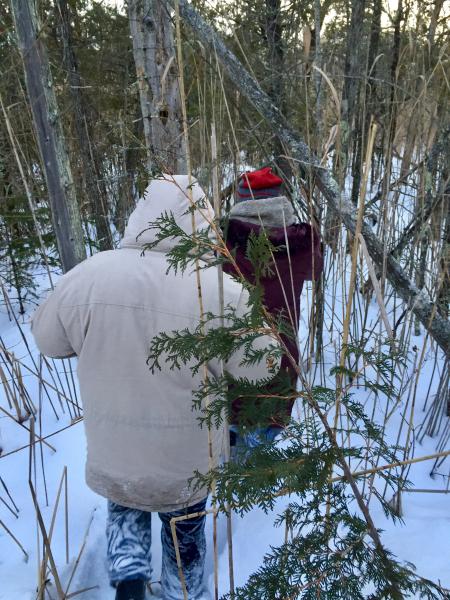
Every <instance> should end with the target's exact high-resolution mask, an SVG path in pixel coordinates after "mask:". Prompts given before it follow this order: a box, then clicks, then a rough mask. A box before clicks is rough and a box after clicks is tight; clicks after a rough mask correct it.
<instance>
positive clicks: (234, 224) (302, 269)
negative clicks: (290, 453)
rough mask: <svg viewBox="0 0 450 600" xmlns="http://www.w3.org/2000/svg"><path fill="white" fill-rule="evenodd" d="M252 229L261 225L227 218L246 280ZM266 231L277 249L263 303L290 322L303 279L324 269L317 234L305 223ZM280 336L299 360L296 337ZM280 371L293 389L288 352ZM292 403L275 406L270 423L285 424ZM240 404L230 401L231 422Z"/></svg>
mask: <svg viewBox="0 0 450 600" xmlns="http://www.w3.org/2000/svg"><path fill="white" fill-rule="evenodd" d="M252 231H253V232H255V234H256V235H258V234H259V233H260V231H261V226H260V225H256V224H253V223H249V222H245V221H242V220H240V219H230V221H229V224H228V231H227V237H226V242H227V247H228V249H229V250H230V251H233V254H234V255H235V259H236V263H237V266H238V267H239V269H240V271H241V273H242V274H243V276H244V277H245V278H246V280H247V281H248V282H249V283H255V281H254V272H253V266H252V264H251V262H250V261H249V260H248V259H247V258H246V256H245V255H246V250H247V242H248V238H249V236H250V233H251V232H252ZM265 231H266V234H268V237H269V239H270V242H271V243H272V244H273V245H274V246H275V247H277V248H278V250H277V252H275V253H274V259H275V263H276V268H275V266H273V267H272V269H271V271H272V272H273V274H272V275H271V276H269V277H264V278H262V279H261V280H260V283H261V285H262V287H263V291H264V304H265V306H266V308H267V309H268V311H269V312H270V313H271V314H272V315H274V316H275V317H278V316H279V314H280V311H282V314H283V316H284V317H285V318H286V319H287V320H288V321H289V322H291V319H290V315H291V316H292V319H293V321H294V322H297V323H298V321H299V318H300V294H301V293H302V289H303V282H304V281H305V280H313V279H315V280H316V279H318V278H319V276H320V274H321V273H322V269H323V257H322V250H321V243H320V238H319V235H318V233H317V232H316V230H314V229H313V228H312V227H311V225H308V224H307V223H299V224H293V225H289V226H287V227H286V230H285V229H284V227H270V228H268V227H265ZM286 234H287V239H288V244H289V252H288V249H287V244H286ZM289 257H290V258H289ZM289 263H290V264H289ZM224 271H225V272H226V273H229V274H231V275H233V274H236V271H235V268H234V267H233V265H232V264H230V263H226V264H225V265H224ZM291 273H292V275H291ZM282 338H283V342H284V343H285V344H286V347H287V348H288V350H289V352H290V353H291V355H292V356H293V358H294V359H295V361H298V359H299V352H298V347H297V344H296V343H295V341H294V340H293V339H291V338H288V337H287V336H282ZM280 371H287V373H288V375H289V377H290V379H291V383H292V385H293V386H294V389H295V385H296V381H297V374H296V371H295V369H294V368H293V367H292V364H291V362H290V360H289V359H288V357H287V356H283V358H282V360H281V368H280ZM293 404H294V401H293V400H292V401H289V402H285V403H283V407H282V409H279V408H278V409H275V413H274V414H273V416H272V421H271V424H273V425H279V426H280V427H282V426H284V425H285V424H286V421H287V420H288V419H289V417H290V415H291V411H292V406H293ZM240 405H241V401H240V400H236V401H234V402H233V411H232V418H231V423H232V424H238V422H239V409H240Z"/></svg>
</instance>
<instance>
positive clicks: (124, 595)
mask: <svg viewBox="0 0 450 600" xmlns="http://www.w3.org/2000/svg"><path fill="white" fill-rule="evenodd" d="M116 600H145V581H144V580H143V579H130V580H129V581H121V582H119V583H118V584H117V588H116Z"/></svg>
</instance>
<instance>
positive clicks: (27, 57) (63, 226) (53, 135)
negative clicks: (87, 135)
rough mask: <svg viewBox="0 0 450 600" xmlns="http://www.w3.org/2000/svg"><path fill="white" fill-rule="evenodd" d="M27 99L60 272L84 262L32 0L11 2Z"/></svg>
mask: <svg viewBox="0 0 450 600" xmlns="http://www.w3.org/2000/svg"><path fill="white" fill-rule="evenodd" d="M11 7H12V13H13V17H14V24H15V29H16V33H17V38H18V42H19V49H20V53H21V56H22V60H23V63H24V70H25V79H26V85H27V91H28V97H29V100H30V104H31V109H32V113H33V122H34V127H35V130H36V136H37V139H38V144H39V151H40V155H41V160H42V166H43V169H44V173H45V178H46V181H47V189H48V195H49V200H50V206H51V210H52V218H53V225H54V229H55V234H56V240H57V244H58V249H59V254H60V257H61V263H62V266H63V269H64V271H68V270H69V269H71V268H72V267H74V266H75V265H76V264H77V263H79V262H80V261H82V260H83V259H84V258H86V250H85V246H84V240H83V229H82V226H81V219H80V211H79V208H78V204H77V199H76V196H75V187H74V184H73V178H72V172H71V169H70V162H69V157H68V153H67V148H66V143H65V139H64V134H63V130H62V125H61V120H60V116H59V111H58V105H57V102H56V96H55V92H54V89H53V83H52V76H51V72H50V67H49V64H48V58H47V52H46V49H45V46H44V44H43V41H42V38H41V36H40V33H39V32H40V31H41V28H40V25H39V21H38V16H37V12H36V6H35V4H34V2H33V1H32V0H25V1H24V0H11Z"/></svg>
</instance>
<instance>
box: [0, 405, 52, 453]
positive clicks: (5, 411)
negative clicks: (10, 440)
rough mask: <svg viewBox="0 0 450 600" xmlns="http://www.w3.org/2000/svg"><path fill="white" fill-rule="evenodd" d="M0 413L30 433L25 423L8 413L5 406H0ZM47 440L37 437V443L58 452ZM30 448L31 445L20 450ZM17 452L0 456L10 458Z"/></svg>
mask: <svg viewBox="0 0 450 600" xmlns="http://www.w3.org/2000/svg"><path fill="white" fill-rule="evenodd" d="M0 411H1V412H2V413H4V414H5V415H6V416H7V417H10V418H11V419H12V420H13V421H14V422H15V423H17V424H18V425H20V427H22V428H23V429H25V430H26V431H28V433H30V429H29V428H28V427H27V426H26V425H25V424H24V423H22V422H20V421H18V420H17V419H15V418H14V415H12V414H11V413H10V412H8V411H7V410H6V408H3V406H0ZM47 437H48V436H47ZM45 439H46V438H45V437H44V438H42V437H39V436H36V442H35V443H38V442H44V444H45V445H46V446H47V447H48V448H50V450H53V452H56V448H54V447H53V446H52V445H51V444H49V443H48V442H46V441H45ZM29 447H30V446H29V444H27V445H26V446H23V447H22V448H20V449H21V450H23V449H24V448H29ZM15 452H17V450H13V451H11V452H7V453H6V454H2V455H1V456H0V458H4V457H5V456H9V455H10V454H14V453H15Z"/></svg>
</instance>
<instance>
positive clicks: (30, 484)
mask: <svg viewBox="0 0 450 600" xmlns="http://www.w3.org/2000/svg"><path fill="white" fill-rule="evenodd" d="M34 438H35V433H34V418H32V419H31V427H30V459H29V470H28V487H29V489H30V493H31V498H32V500H33V504H34V508H35V511H36V519H37V524H38V526H39V529H38V531H40V533H41V535H42V540H43V544H44V548H45V551H46V553H47V556H48V561H49V563H50V571H51V573H52V575H53V579H54V581H55V586H56V590H57V592H58V596H59V600H64V599H65V594H64V591H63V588H62V585H61V580H60V577H59V573H58V569H57V568H56V562H55V559H54V557H53V552H52V549H51V546H50V540H49V538H48V534H47V530H46V528H45V523H44V519H43V518H42V513H41V509H40V507H39V502H38V499H37V494H36V490H35V486H34V484H33V480H32V475H31V471H32V469H31V466H32V464H33V455H34V452H33V447H34V444H35V443H36V441H35V439H34ZM38 547H39V544H38ZM37 556H38V557H39V552H38V554H37ZM38 581H39V587H40V589H43V587H44V585H45V583H44V582H43V581H42V571H41V568H40V565H38Z"/></svg>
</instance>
